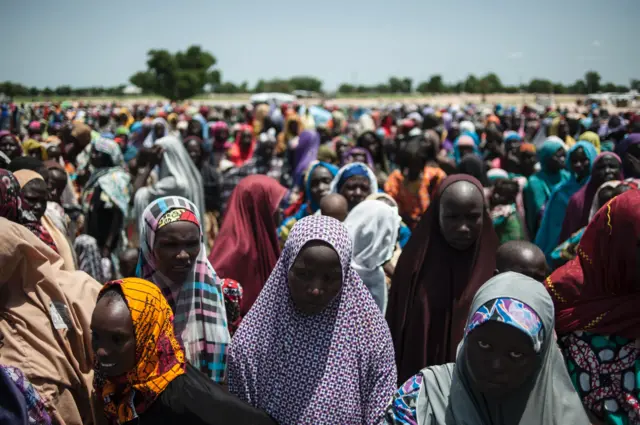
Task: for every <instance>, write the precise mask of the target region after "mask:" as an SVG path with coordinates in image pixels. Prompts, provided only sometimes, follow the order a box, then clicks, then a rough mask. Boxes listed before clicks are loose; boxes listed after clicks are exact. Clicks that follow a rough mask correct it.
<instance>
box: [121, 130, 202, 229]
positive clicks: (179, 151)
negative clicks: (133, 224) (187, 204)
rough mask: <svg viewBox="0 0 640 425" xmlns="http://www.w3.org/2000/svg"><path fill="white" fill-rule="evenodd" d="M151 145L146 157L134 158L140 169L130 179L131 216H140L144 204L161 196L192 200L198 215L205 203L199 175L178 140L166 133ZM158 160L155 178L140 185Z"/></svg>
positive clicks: (138, 218)
mask: <svg viewBox="0 0 640 425" xmlns="http://www.w3.org/2000/svg"><path fill="white" fill-rule="evenodd" d="M155 146H156V148H155V150H153V151H152V155H151V158H150V159H149V160H148V161H145V160H143V159H142V158H141V159H139V161H138V165H139V166H140V169H139V170H138V175H137V177H136V180H135V183H134V190H133V193H134V195H133V196H134V202H133V211H132V214H133V215H132V217H133V218H134V219H135V220H140V217H142V213H143V212H144V210H145V208H146V207H147V206H148V205H149V204H150V203H151V202H153V201H154V200H156V199H158V198H162V197H164V196H181V197H183V198H186V199H188V200H189V201H191V202H193V203H194V204H195V206H196V208H197V210H198V214H199V215H200V217H203V216H204V214H205V204H204V190H203V183H202V176H201V175H200V171H199V170H198V168H197V167H196V166H195V165H194V164H193V161H192V160H191V157H190V156H189V153H188V152H187V150H186V149H185V148H184V146H183V145H182V142H181V141H180V140H178V139H177V138H175V137H172V136H168V137H163V138H162V139H160V140H158V141H156V143H155ZM158 164H159V165H160V169H159V172H158V181H157V182H156V183H154V184H153V185H151V186H144V185H146V182H147V179H148V178H149V175H150V174H151V170H153V168H154V167H155V166H156V165H158Z"/></svg>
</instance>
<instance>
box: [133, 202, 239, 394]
mask: <svg viewBox="0 0 640 425" xmlns="http://www.w3.org/2000/svg"><path fill="white" fill-rule="evenodd" d="M200 217H201V216H200V212H199V211H198V208H196V206H195V205H194V204H193V203H192V202H189V201H188V200H186V199H184V198H181V197H179V196H167V197H164V198H160V199H156V200H155V201H153V202H152V203H151V204H150V205H149V206H148V207H147V208H146V209H145V210H144V214H143V224H142V225H141V232H140V259H139V260H138V270H137V271H136V274H137V276H138V277H141V278H143V279H146V280H149V281H151V282H153V283H155V284H156V285H157V286H158V287H159V288H160V289H161V290H162V294H163V295H164V296H165V298H166V299H167V301H168V302H169V305H170V306H171V308H172V309H173V310H174V311H175V320H174V327H175V333H176V335H179V336H180V338H181V339H182V342H183V343H184V350H185V354H186V356H187V359H188V360H189V363H191V364H192V365H193V366H194V367H196V368H197V369H199V370H200V371H201V372H202V373H204V374H205V375H207V376H208V377H209V378H210V379H212V380H213V381H215V382H223V381H224V380H225V371H226V361H227V358H226V356H227V346H228V345H229V342H230V341H231V337H230V336H229V331H228V329H227V316H226V311H225V308H224V300H223V297H222V288H221V287H220V281H219V279H218V276H217V275H216V272H215V270H214V269H213V267H212V266H211V264H210V263H209V260H207V251H206V245H205V242H204V236H203V234H204V233H203V231H202V225H201V223H202V221H201V219H200ZM177 221H187V222H191V223H194V224H195V225H197V226H198V228H199V229H200V252H199V254H198V257H197V258H196V260H195V261H194V262H193V266H192V269H191V271H190V273H189V275H188V277H187V278H186V280H185V282H184V283H183V284H182V285H177V284H176V282H172V281H171V280H170V279H169V278H167V277H166V276H164V275H163V274H162V272H160V271H159V270H158V264H157V259H156V256H155V254H154V246H155V242H156V233H157V232H158V230H159V229H160V228H161V227H162V226H164V225H166V224H170V223H174V222H177Z"/></svg>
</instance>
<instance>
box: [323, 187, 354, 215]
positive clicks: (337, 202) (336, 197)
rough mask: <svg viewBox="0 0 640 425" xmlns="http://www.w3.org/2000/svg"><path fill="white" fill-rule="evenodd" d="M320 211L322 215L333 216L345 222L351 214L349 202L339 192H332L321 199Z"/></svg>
mask: <svg viewBox="0 0 640 425" xmlns="http://www.w3.org/2000/svg"><path fill="white" fill-rule="evenodd" d="M320 211H321V213H322V215H326V216H329V217H333V218H335V219H336V220H338V221H340V222H343V221H344V220H345V219H346V218H347V215H348V214H349V203H348V202H347V199H346V198H345V197H344V196H342V195H340V194H339V193H330V194H328V195H327V196H325V197H323V198H322V200H321V201H320Z"/></svg>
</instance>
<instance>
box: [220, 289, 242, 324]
mask: <svg viewBox="0 0 640 425" xmlns="http://www.w3.org/2000/svg"><path fill="white" fill-rule="evenodd" d="M221 285H222V293H223V295H224V305H225V308H226V310H227V323H228V324H229V333H230V334H231V336H233V334H235V333H236V331H237V330H238V325H239V324H240V318H241V316H240V303H241V302H242V292H243V291H242V286H241V285H240V283H239V282H238V281H235V280H233V279H222V281H221Z"/></svg>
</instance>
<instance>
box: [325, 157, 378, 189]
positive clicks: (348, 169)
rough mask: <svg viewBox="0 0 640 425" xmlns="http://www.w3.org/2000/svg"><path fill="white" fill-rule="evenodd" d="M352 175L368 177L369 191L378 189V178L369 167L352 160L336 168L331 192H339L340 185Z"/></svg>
mask: <svg viewBox="0 0 640 425" xmlns="http://www.w3.org/2000/svg"><path fill="white" fill-rule="evenodd" d="M353 176H364V177H367V178H368V179H369V187H370V188H371V193H376V192H377V191H378V179H376V176H375V174H373V171H372V170H371V168H369V167H367V166H366V165H365V164H362V163H360V162H352V163H351V164H347V165H345V166H344V167H342V168H340V170H338V174H336V175H335V177H334V178H333V181H332V182H331V193H340V190H341V189H342V185H343V184H345V182H346V181H347V180H349V178H351V177H353Z"/></svg>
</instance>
